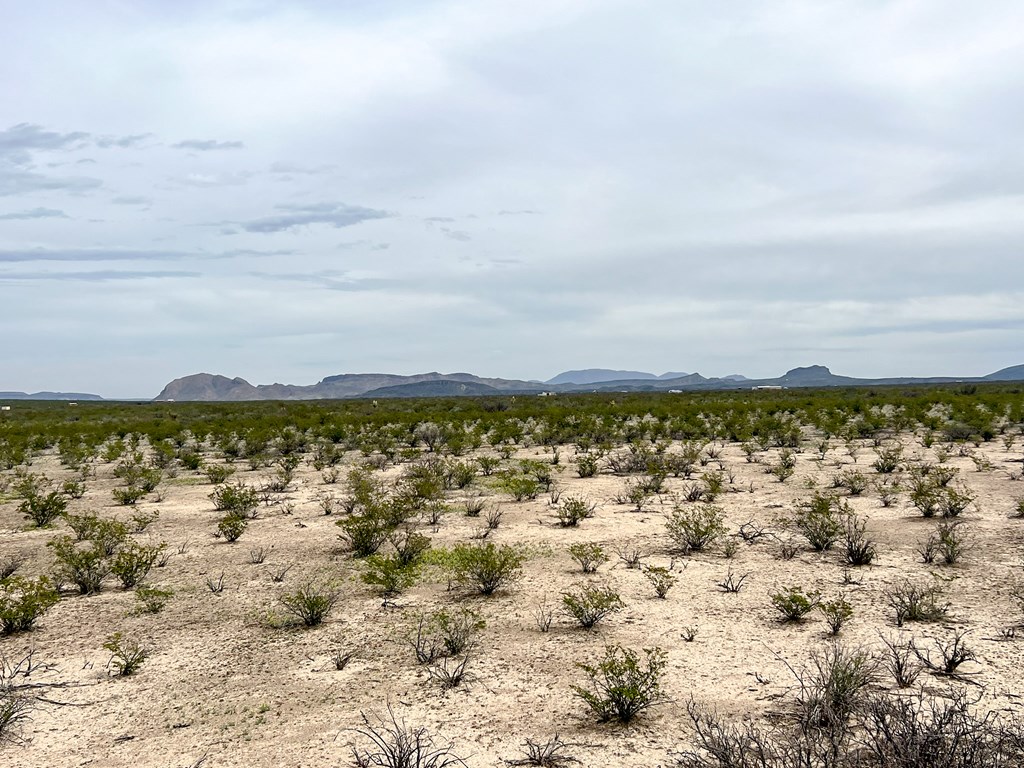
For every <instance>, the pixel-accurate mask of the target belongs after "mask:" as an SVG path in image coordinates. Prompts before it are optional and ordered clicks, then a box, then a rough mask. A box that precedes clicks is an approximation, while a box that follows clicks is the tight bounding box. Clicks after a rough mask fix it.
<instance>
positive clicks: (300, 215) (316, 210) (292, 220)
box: [242, 203, 392, 233]
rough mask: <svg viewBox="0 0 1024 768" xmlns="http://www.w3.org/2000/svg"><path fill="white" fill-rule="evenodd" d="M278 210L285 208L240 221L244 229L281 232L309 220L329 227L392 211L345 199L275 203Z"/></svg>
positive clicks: (349, 225)
mask: <svg viewBox="0 0 1024 768" xmlns="http://www.w3.org/2000/svg"><path fill="white" fill-rule="evenodd" d="M277 207H278V209H279V210H284V211H288V213H283V214H280V215H278V216H266V217H264V218H261V219H254V220H252V221H247V222H243V223H242V228H243V229H245V231H247V232H260V233H270V232H285V231H288V230H292V229H296V228H299V227H307V226H310V225H313V224H326V225H328V226H331V227H335V228H340V227H351V226H353V225H355V224H359V223H361V222H364V221H370V220H372V219H385V218H388V217H389V216H391V215H392V214H390V213H388V212H387V211H379V210H375V209H373V208H363V207H362V206H358V205H346V204H345V203H313V204H309V205H279V206H277Z"/></svg>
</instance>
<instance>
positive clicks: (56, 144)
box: [0, 123, 89, 165]
mask: <svg viewBox="0 0 1024 768" xmlns="http://www.w3.org/2000/svg"><path fill="white" fill-rule="evenodd" d="M88 138H89V134H88V133H85V132H83V131H74V132H72V133H58V132H57V131H48V130H45V129H44V128H43V127H42V126H39V125H34V124H32V123H18V124H17V125H12V126H11V127H10V128H8V129H7V130H4V131H0V159H3V160H7V161H8V162H11V163H14V164H16V165H26V164H28V163H29V162H30V160H31V153H32V152H34V151H37V150H54V149H68V148H72V147H79V146H82V145H83V144H84V143H85V142H86V140H87V139H88Z"/></svg>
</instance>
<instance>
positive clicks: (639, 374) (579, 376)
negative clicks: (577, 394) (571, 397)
mask: <svg viewBox="0 0 1024 768" xmlns="http://www.w3.org/2000/svg"><path fill="white" fill-rule="evenodd" d="M656 378H658V377H657V376H655V375H654V374H653V373H645V372H644V371H613V370H609V369H608V368H586V369H584V370H582V371H563V372H562V373H560V374H558V375H557V376H555V377H554V378H551V379H548V380H547V381H545V382H544V383H545V384H553V385H555V386H557V385H559V384H596V383H598V382H602V381H624V380H632V381H637V380H647V379H656Z"/></svg>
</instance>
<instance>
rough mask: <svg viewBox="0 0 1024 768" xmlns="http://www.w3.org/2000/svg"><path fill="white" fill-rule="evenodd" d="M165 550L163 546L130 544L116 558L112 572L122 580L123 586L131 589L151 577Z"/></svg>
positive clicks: (112, 563) (111, 565)
mask: <svg viewBox="0 0 1024 768" xmlns="http://www.w3.org/2000/svg"><path fill="white" fill-rule="evenodd" d="M163 550H164V547H163V545H154V546H146V545H143V544H138V543H136V542H130V543H129V544H127V545H126V546H124V547H122V548H121V549H120V550H119V551H118V552H117V554H116V555H115V556H114V559H113V561H112V562H111V564H110V572H111V573H112V574H114V575H115V576H116V577H117V578H118V579H120V581H121V586H123V587H124V588H125V589H131V588H132V587H134V586H135V585H136V584H139V583H140V582H141V581H142V580H143V579H145V578H146V576H147V575H149V571H150V569H151V568H152V567H153V565H154V564H155V563H156V561H157V558H159V557H160V553H161V552H163Z"/></svg>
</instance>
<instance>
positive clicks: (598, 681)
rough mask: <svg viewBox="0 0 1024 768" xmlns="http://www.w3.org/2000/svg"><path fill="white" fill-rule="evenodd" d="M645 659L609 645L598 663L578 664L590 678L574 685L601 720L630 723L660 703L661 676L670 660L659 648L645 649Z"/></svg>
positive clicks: (627, 649) (627, 650)
mask: <svg viewBox="0 0 1024 768" xmlns="http://www.w3.org/2000/svg"><path fill="white" fill-rule="evenodd" d="M643 656H644V658H643V659H641V658H640V655H639V654H638V653H637V652H636V651H633V650H631V649H629V648H623V647H621V646H615V645H610V646H607V647H606V648H605V654H604V657H603V658H602V659H601V660H600V661H598V662H597V663H596V664H583V663H577V665H576V666H577V667H579V668H580V669H582V670H583V671H584V672H585V673H586V675H587V677H588V678H589V680H588V682H587V685H586V686H580V685H574V686H572V690H573V693H575V694H576V696H578V697H579V698H580V699H582V700H583V702H584V703H585V704H586V705H587V707H588V708H589V709H590V711H591V712H593V713H594V715H596V716H597V719H598V720H599V721H601V722H608V721H609V720H617V721H618V722H620V723H629V722H631V721H632V720H633V719H635V718H636V717H637V716H638V715H640V714H641V713H642V712H644V711H645V710H647V709H649V708H650V707H652V706H654V705H655V704H657V703H658V702H660V701H661V700H662V698H663V694H662V692H661V676H662V674H663V673H664V671H665V666H666V664H667V663H668V662H667V660H666V654H665V652H664V651H663V650H661V649H660V648H645V649H643Z"/></svg>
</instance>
